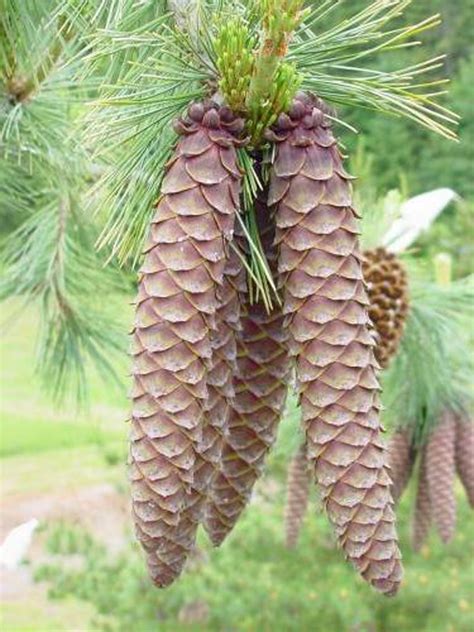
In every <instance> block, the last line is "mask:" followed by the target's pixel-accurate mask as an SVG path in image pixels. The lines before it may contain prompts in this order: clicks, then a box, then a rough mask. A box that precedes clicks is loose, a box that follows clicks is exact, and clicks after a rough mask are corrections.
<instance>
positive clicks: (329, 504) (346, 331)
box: [268, 95, 402, 595]
mask: <svg viewBox="0 0 474 632" xmlns="http://www.w3.org/2000/svg"><path fill="white" fill-rule="evenodd" d="M325 111H326V107H325V106H324V104H322V102H321V101H320V100H318V99H314V98H311V97H309V96H306V95H302V96H300V97H298V98H297V99H296V100H295V102H294V104H293V106H292V108H291V110H290V113H289V115H286V114H282V115H280V117H279V119H278V121H277V124H276V126H275V127H274V129H273V131H272V132H271V133H270V134H269V138H270V139H271V140H273V141H274V142H276V143H277V154H276V160H275V164H274V168H273V173H272V180H271V186H270V192H269V198H268V203H269V205H270V204H276V205H277V208H278V210H277V227H278V231H277V237H276V241H277V243H279V245H280V258H279V271H280V274H281V279H280V282H281V285H282V287H283V288H284V291H285V305H284V311H285V313H286V314H287V325H288V327H289V332H290V337H289V347H290V351H291V353H292V354H293V355H294V356H296V359H297V378H298V381H299V389H300V401H301V406H302V414H303V422H304V426H305V431H306V437H307V445H308V457H309V459H310V460H311V461H312V462H313V463H314V467H315V473H316V478H317V481H318V483H319V486H320V489H321V492H322V498H323V502H324V504H325V507H326V510H327V512H328V515H329V518H330V520H331V522H332V524H333V526H334V529H335V531H336V533H337V535H338V538H339V542H340V545H341V546H342V547H343V549H344V551H345V553H346V556H347V557H348V558H349V559H350V560H351V561H352V563H353V564H354V566H355V567H356V568H357V569H358V570H359V571H360V573H361V574H362V576H363V577H364V578H365V579H366V580H367V581H369V582H370V583H371V584H372V585H373V586H374V587H375V588H376V589H377V590H380V591H381V592H384V593H386V594H389V595H391V594H394V593H395V592H396V591H397V589H398V586H399V583H400V580H401V577H402V567H401V563H400V551H399V549H398V545H397V536H396V531H395V516H394V512H393V508H392V506H393V501H392V497H391V494H390V485H391V481H390V477H389V476H388V474H387V470H386V468H385V462H386V452H385V449H384V445H383V442H382V437H381V428H380V424H379V408H380V404H379V396H378V391H379V383H378V380H377V376H376V368H377V363H376V361H375V358H374V354H373V349H372V347H373V345H374V341H373V338H372V335H371V333H370V330H369V325H370V320H369V317H368V313H367V306H368V299H367V295H366V293H365V289H364V280H363V276H362V265H361V261H362V257H361V254H360V252H359V246H358V239H357V234H358V228H357V223H356V215H355V212H354V211H353V209H352V208H351V203H352V199H351V191H350V186H349V182H348V178H349V176H348V175H347V173H346V172H345V170H344V168H343V166H342V160H341V156H340V153H339V151H338V148H337V145H336V141H335V139H334V136H333V135H332V132H331V129H330V123H329V122H328V120H327V117H326V116H325V114H324V112H325Z"/></svg>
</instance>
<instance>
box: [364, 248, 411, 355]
mask: <svg viewBox="0 0 474 632" xmlns="http://www.w3.org/2000/svg"><path fill="white" fill-rule="evenodd" d="M362 270H363V273H364V278H365V281H366V283H367V292H368V295H369V301H370V309H369V315H370V318H371V320H372V323H373V326H374V329H375V339H376V342H377V346H376V347H375V357H376V358H377V360H378V362H379V363H380V365H381V366H382V367H386V366H387V365H388V364H389V362H390V360H391V359H392V357H393V356H394V355H395V354H396V353H397V351H398V347H399V344H400V340H401V338H402V335H403V329H404V326H405V320H406V317H407V314H408V281H407V274H406V272H405V268H404V267H403V264H402V262H401V261H400V260H399V259H398V258H397V257H396V256H395V255H394V254H392V253H390V252H387V250H385V248H377V249H375V250H366V251H365V252H364V261H363V264H362Z"/></svg>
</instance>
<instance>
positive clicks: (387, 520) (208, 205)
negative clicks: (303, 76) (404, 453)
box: [130, 94, 402, 594]
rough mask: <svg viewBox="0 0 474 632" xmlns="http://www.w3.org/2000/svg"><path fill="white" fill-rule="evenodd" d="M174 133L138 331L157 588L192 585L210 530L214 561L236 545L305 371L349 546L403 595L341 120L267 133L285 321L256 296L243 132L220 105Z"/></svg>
mask: <svg viewBox="0 0 474 632" xmlns="http://www.w3.org/2000/svg"><path fill="white" fill-rule="evenodd" d="M175 128H176V131H177V132H178V134H179V140H178V143H177V146H176V150H175V152H174V155H173V157H172V159H171V161H170V163H169V164H168V166H167V169H166V173H165V175H164V179H163V185H162V190H161V196H160V199H159V202H158V206H157V209H156V214H155V217H154V219H153V221H152V224H151V228H150V238H149V243H148V245H147V248H146V252H145V259H144V264H143V267H142V270H141V274H140V279H139V292H138V297H137V303H136V316H135V325H134V329H133V350H132V356H133V379H134V388H133V391H132V399H133V412H132V430H131V442H130V443H131V446H130V478H131V482H132V499H133V514H134V519H135V525H136V531H137V536H138V539H139V540H140V542H141V544H142V546H143V548H144V549H145V551H146V554H147V560H148V566H149V569H150V574H151V576H152V578H153V580H154V582H155V583H156V585H158V586H167V585H169V584H170V583H171V582H172V581H173V579H175V578H176V577H177V576H178V575H179V573H180V572H181V570H182V568H183V566H184V563H185V561H186V558H187V556H188V555H189V552H190V551H191V550H192V548H193V546H194V542H195V537H196V530H197V528H198V525H199V524H200V523H202V524H203V525H204V527H205V529H206V531H207V532H208V534H209V536H210V538H211V540H212V542H213V543H214V544H216V545H217V544H220V543H221V542H222V541H223V539H224V538H225V537H226V535H227V534H228V533H229V532H230V531H231V529H232V528H233V526H234V525H235V523H236V521H237V519H238V517H239V516H240V514H241V512H242V510H243V509H244V507H245V506H246V504H247V503H248V500H249V498H250V495H251V491H252V488H253V485H254V483H255V481H256V480H257V478H258V476H259V475H260V474H261V472H262V468H263V464H264V459H265V456H266V455H267V453H268V451H269V449H270V448H271V446H272V444H273V442H274V440H275V437H276V430H277V426H278V421H279V419H280V417H281V415H282V411H283V407H284V403H285V397H286V391H287V385H288V382H289V375H290V370H291V368H292V366H294V367H295V369H296V377H297V388H298V393H299V398H300V402H301V408H302V415H303V429H304V431H305V445H306V450H307V456H308V459H309V463H310V471H311V474H312V475H313V476H314V478H315V479H316V482H317V483H318V486H319V489H320V492H321V496H322V499H323V503H324V506H325V508H326V510H327V513H328V516H329V519H330V521H331V523H332V525H333V527H334V530H335V532H336V535H337V537H338V540H339V543H340V545H341V547H342V549H343V550H344V552H345V555H346V557H347V558H348V559H349V560H350V561H351V562H352V563H353V564H354V566H355V567H356V569H357V570H358V571H359V572H360V573H361V575H362V576H363V577H364V578H365V579H366V580H367V581H368V582H370V583H371V584H372V585H373V586H374V587H375V588H376V589H377V590H380V591H381V592H384V593H386V594H393V593H395V592H396V590H397V588H398V585H399V583H400V580H401V575H402V568H401V563H400V552H399V549H398V544H397V536H396V532H395V524H394V513H393V507H392V506H393V501H392V498H391V493H390V487H391V480H390V477H389V475H388V472H387V469H386V463H385V461H386V451H385V447H384V444H383V441H382V428H381V426H380V423H379V410H380V402H379V390H380V387H379V383H378V379H377V372H378V368H379V366H378V363H377V361H376V359H375V357H374V345H375V342H374V339H373V335H372V331H371V321H370V318H369V314H368V306H369V299H368V296H367V292H366V286H365V282H364V278H363V272H362V262H363V256H362V254H361V252H360V250H359V245H358V227H357V221H356V220H357V215H356V213H355V211H354V209H353V208H352V196H351V187H350V182H349V180H350V176H349V175H348V174H347V173H346V171H345V170H344V167H343V165H342V159H341V154H340V151H339V149H338V147H337V143H336V140H335V138H334V136H333V133H332V131H331V125H330V120H329V118H328V117H327V108H326V107H325V105H324V104H323V103H322V102H321V101H320V100H319V99H316V98H314V97H312V96H309V95H304V94H302V95H299V96H298V97H297V98H296V99H295V101H294V103H293V105H292V107H291V108H290V110H289V112H288V114H282V115H280V117H279V118H278V119H277V121H276V123H275V125H274V126H273V128H272V129H271V130H268V133H267V140H269V142H270V143H272V144H274V145H275V152H274V155H275V160H274V163H273V165H271V168H270V178H269V183H268V185H265V186H264V187H263V189H262V190H261V191H260V192H259V194H258V196H257V198H256V200H255V205H254V211H255V216H256V223H257V225H258V231H259V239H260V242H261V245H262V249H263V251H264V254H265V256H266V258H267V260H268V264H269V267H270V270H271V273H272V274H273V275H274V279H275V283H276V285H277V287H278V288H279V291H280V294H281V298H282V305H281V307H275V308H274V309H272V310H268V309H267V308H266V306H265V305H264V304H263V302H259V301H255V300H251V295H250V294H249V293H248V292H247V288H246V279H245V271H244V269H243V264H242V258H245V256H246V254H247V251H248V248H247V246H246V245H245V241H244V240H243V236H242V235H241V234H239V231H238V230H234V228H235V226H237V224H236V214H237V213H239V212H241V211H242V209H241V204H240V186H241V178H242V174H241V171H240V169H239V167H238V163H237V149H238V147H239V146H240V145H241V144H242V140H241V135H242V129H243V123H242V121H241V120H240V119H239V118H237V117H235V116H234V115H233V114H232V112H231V111H230V110H229V109H228V108H226V107H220V106H218V105H216V104H215V103H212V102H206V103H202V104H195V105H192V106H191V107H190V108H189V110H188V113H187V116H186V117H184V118H183V119H182V120H180V121H178V122H177V124H176V127H175ZM255 160H256V166H257V170H259V169H260V166H259V165H260V162H261V160H262V155H261V154H260V153H258V152H257V155H256V156H255ZM236 253H238V255H237V256H236ZM252 296H253V294H252Z"/></svg>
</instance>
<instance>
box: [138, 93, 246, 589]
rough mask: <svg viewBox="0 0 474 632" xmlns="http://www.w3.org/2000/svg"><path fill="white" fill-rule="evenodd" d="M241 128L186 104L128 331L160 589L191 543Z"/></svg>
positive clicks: (153, 565)
mask: <svg viewBox="0 0 474 632" xmlns="http://www.w3.org/2000/svg"><path fill="white" fill-rule="evenodd" d="M241 130H242V122H241V121H240V120H239V119H236V118H235V117H234V115H233V114H232V113H231V112H230V110H228V109H227V108H219V107H218V106H216V105H215V104H213V103H212V102H207V103H204V104H195V105H192V106H190V108H189V110H188V114H187V117H186V118H184V119H182V120H180V121H178V122H177V124H176V131H177V133H178V134H179V137H180V138H179V141H178V144H177V147H176V150H175V153H174V156H173V158H172V159H171V161H170V163H169V164H168V166H167V171H166V174H165V176H164V179H163V185H162V189H161V197H160V200H159V202H158V206H157V209H156V214H155V217H154V219H153V221H152V224H151V229H150V236H149V241H148V245H147V247H146V251H145V258H144V263H143V266H142V269H141V273H140V278H139V291H138V297H137V301H136V315H135V324H134V330H133V345H132V356H133V380H134V387H133V391H132V399H133V410H132V420H131V436H130V440H131V441H130V459H129V461H130V479H131V487H132V506H133V509H132V510H133V516H134V520H135V526H136V532H137V537H138V539H139V541H140V543H141V544H142V546H143V548H144V549H145V551H146V554H147V562H148V567H149V571H150V575H151V577H152V579H153V581H154V582H155V584H156V585H157V586H160V587H162V586H167V585H169V584H170V583H171V582H172V581H173V580H174V578H175V577H176V576H177V575H179V573H180V572H181V569H182V567H183V565H184V562H185V560H186V557H187V555H188V553H189V551H190V549H191V548H192V546H193V544H194V538H195V532H196V528H197V519H198V516H196V508H197V507H198V506H199V503H197V502H196V498H199V497H200V496H201V494H202V493H203V489H202V487H203V485H202V482H201V481H200V477H199V476H196V469H197V466H198V465H199V464H200V463H201V459H202V457H201V452H202V451H203V443H202V442H203V432H204V431H205V412H206V400H207V397H208V378H209V371H208V369H209V366H210V364H211V359H212V332H213V331H215V329H216V311H217V309H218V298H217V293H218V288H219V287H220V286H221V285H222V281H223V272H224V265H225V258H226V256H227V244H226V241H227V240H228V239H230V238H231V237H232V233H233V227H234V221H235V213H236V211H237V209H238V204H239V190H240V180H241V173H240V170H239V169H238V167H237V161H236V146H237V145H238V144H239V141H238V140H237V136H238V134H239V133H240V132H241Z"/></svg>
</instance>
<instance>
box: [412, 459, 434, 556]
mask: <svg viewBox="0 0 474 632" xmlns="http://www.w3.org/2000/svg"><path fill="white" fill-rule="evenodd" d="M431 516H432V512H431V501H430V494H429V490H428V479H427V477H426V455H425V450H424V449H423V452H422V453H421V456H420V468H419V472H418V490H417V493H416V501H415V513H414V516H413V526H412V534H411V543H412V547H413V550H414V551H419V550H420V549H421V547H422V546H423V544H424V543H425V541H426V538H427V536H428V532H429V530H430V525H431Z"/></svg>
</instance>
